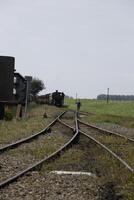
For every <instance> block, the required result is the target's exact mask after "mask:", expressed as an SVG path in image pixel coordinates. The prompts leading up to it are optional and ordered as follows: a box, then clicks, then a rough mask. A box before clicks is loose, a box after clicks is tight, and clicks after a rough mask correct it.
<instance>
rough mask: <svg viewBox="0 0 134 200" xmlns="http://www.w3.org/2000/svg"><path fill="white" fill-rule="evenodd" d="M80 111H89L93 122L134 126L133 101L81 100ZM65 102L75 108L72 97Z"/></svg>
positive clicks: (69, 106)
mask: <svg viewBox="0 0 134 200" xmlns="http://www.w3.org/2000/svg"><path fill="white" fill-rule="evenodd" d="M81 103H82V106H81V111H85V112H90V113H93V114H95V115H91V116H90V121H91V122H95V123H98V122H100V123H105V122H106V123H112V124H118V125H121V126H124V127H128V128H134V102H128V101H127V102H125V101H115V102H109V104H107V103H106V101H98V100H88V99H82V100H81ZM65 104H67V105H68V108H70V109H76V105H75V100H74V99H66V100H65Z"/></svg>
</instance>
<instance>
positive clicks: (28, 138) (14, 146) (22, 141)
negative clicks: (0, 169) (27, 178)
mask: <svg viewBox="0 0 134 200" xmlns="http://www.w3.org/2000/svg"><path fill="white" fill-rule="evenodd" d="M65 113H66V111H64V112H62V113H61V114H60V115H58V116H57V117H56V118H55V119H54V120H53V121H52V122H51V123H50V124H48V125H47V127H45V128H44V129H43V130H42V131H40V132H38V133H35V134H33V135H31V136H29V137H26V138H22V139H21V140H18V141H16V142H13V143H11V144H8V145H6V146H4V147H1V148H0V154H1V153H3V152H5V151H7V150H9V149H13V148H16V147H17V146H19V145H21V144H23V143H27V142H30V141H32V140H35V139H37V138H38V137H39V136H40V135H44V134H46V133H47V132H48V130H49V129H50V128H51V127H52V126H53V125H54V124H55V123H56V121H57V120H58V118H59V117H62V116H63V115H64V114H65Z"/></svg>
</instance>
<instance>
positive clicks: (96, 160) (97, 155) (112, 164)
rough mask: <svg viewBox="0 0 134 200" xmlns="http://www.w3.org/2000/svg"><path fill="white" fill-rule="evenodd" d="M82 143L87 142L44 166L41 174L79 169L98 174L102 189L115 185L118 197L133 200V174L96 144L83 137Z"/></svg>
mask: <svg viewBox="0 0 134 200" xmlns="http://www.w3.org/2000/svg"><path fill="white" fill-rule="evenodd" d="M81 142H82V143H83V142H85V145H83V147H81V148H80V147H79V145H78V146H77V145H76V146H73V147H72V148H70V149H69V150H67V151H66V152H64V154H63V155H61V157H60V158H58V159H56V160H55V161H54V162H49V163H48V164H44V165H43V167H42V169H41V171H40V173H41V174H42V173H43V174H44V171H52V170H68V171H79V169H80V171H89V172H92V173H94V174H96V173H98V175H99V177H98V180H99V184H100V185H99V186H100V187H101V186H103V185H107V184H108V183H112V184H114V185H115V190H116V191H115V192H116V194H117V195H122V196H123V199H124V200H133V197H134V191H133V184H134V176H133V174H132V173H131V172H129V171H128V170H127V169H126V168H125V167H124V166H123V165H122V164H120V163H119V162H118V161H117V160H115V159H113V157H112V156H111V155H110V154H109V153H108V152H106V151H105V150H102V148H101V147H100V146H98V145H95V144H94V142H92V141H89V140H87V139H86V138H84V137H81ZM82 143H81V144H82ZM99 186H98V187H99ZM109 189H110V188H109ZM110 197H111V196H110ZM110 199H112V197H111V198H110ZM116 199H119V198H116Z"/></svg>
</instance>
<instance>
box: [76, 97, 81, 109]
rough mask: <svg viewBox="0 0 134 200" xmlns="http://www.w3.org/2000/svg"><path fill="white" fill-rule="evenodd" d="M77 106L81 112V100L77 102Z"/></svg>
mask: <svg viewBox="0 0 134 200" xmlns="http://www.w3.org/2000/svg"><path fill="white" fill-rule="evenodd" d="M76 105H77V111H79V110H80V107H81V102H80V100H79V101H77V103H76Z"/></svg>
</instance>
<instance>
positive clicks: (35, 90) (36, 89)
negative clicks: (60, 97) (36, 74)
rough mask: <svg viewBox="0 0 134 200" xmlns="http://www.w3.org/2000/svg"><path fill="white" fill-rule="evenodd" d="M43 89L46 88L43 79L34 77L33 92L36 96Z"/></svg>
mask: <svg viewBox="0 0 134 200" xmlns="http://www.w3.org/2000/svg"><path fill="white" fill-rule="evenodd" d="M43 89H45V85H44V83H43V81H42V80H40V79H38V78H33V80H32V82H31V94H32V95H33V96H34V97H36V95H37V94H38V93H39V92H40V91H42V90H43Z"/></svg>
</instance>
